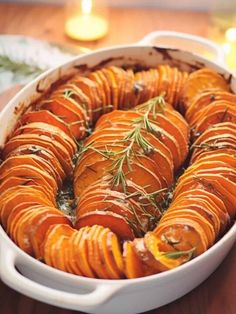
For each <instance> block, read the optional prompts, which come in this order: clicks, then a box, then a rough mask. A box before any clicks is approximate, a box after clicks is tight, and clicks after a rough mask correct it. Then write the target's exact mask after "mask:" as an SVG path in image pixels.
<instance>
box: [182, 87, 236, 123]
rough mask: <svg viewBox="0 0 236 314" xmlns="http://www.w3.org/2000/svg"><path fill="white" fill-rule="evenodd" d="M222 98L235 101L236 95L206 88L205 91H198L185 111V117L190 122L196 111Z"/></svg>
mask: <svg viewBox="0 0 236 314" xmlns="http://www.w3.org/2000/svg"><path fill="white" fill-rule="evenodd" d="M218 100H224V101H230V102H234V103H236V97H235V95H234V94H232V93H229V92H226V91H222V90H206V91H205V92H202V93H199V94H197V95H196V96H195V97H194V100H193V102H192V104H191V106H190V107H189V108H188V110H187V111H186V113H185V118H186V120H187V121H188V122H190V123H191V121H192V118H193V117H194V116H195V114H196V112H198V111H199V110H201V109H202V108H205V107H206V106H208V105H209V104H210V103H212V102H213V101H218Z"/></svg>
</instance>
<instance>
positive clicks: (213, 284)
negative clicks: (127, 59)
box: [0, 4, 236, 314]
mask: <svg viewBox="0 0 236 314" xmlns="http://www.w3.org/2000/svg"><path fill="white" fill-rule="evenodd" d="M209 25H210V24H209V16H208V15H207V14H206V13H198V12H189V11H176V12H173V11H159V10H154V9H151V10H148V9H147V10H145V9H127V8H126V9H121V8H120V9H112V10H111V12H110V31H109V34H108V36H107V37H106V38H104V39H103V40H101V41H95V42H91V43H86V44H85V43H82V42H73V41H72V40H70V39H69V38H67V37H66V36H65V35H64V10H63V7H60V6H46V5H16V4H0V33H1V34H23V35H28V36H33V37H35V38H38V39H44V40H49V41H54V42H59V43H64V44H65V43H73V44H77V45H83V46H86V47H88V48H91V49H97V48H100V47H106V46H110V45H116V44H127V43H132V42H136V41H138V40H139V39H141V38H142V37H143V36H144V35H145V34H147V33H149V32H151V31H154V30H163V29H165V30H166V29H168V30H175V31H182V32H189V33H192V34H196V35H201V36H205V37H206V36H207V34H208V29H209ZM0 75H1V73H0ZM19 89H20V86H15V87H13V88H12V89H10V90H8V91H6V92H5V93H4V94H2V95H0V109H2V108H3V106H4V105H5V104H6V103H7V101H8V100H9V99H10V98H11V97H12V96H13V95H14V94H15V93H16V92H17V91H18V90H19ZM0 313H1V314H41V313H43V314H73V313H78V314H79V313H81V312H75V311H70V310H65V309H60V308H57V307H54V306H50V305H47V304H44V303H41V302H38V301H35V300H33V299H31V298H28V297H25V296H23V295H21V294H19V293H18V292H15V291H14V290H12V289H11V288H8V287H7V286H6V285H5V284H4V283H2V282H1V281H0ZM147 313H149V314H154V313H155V314H222V313H223V314H235V313H236V245H235V246H234V247H233V249H232V250H231V252H230V254H229V255H228V257H227V258H226V259H225V260H224V262H223V263H222V264H221V266H220V267H219V268H218V269H217V270H216V271H215V272H214V273H213V274H212V275H211V276H210V277H209V278H208V279H207V280H206V281H205V282H204V283H202V284H201V285H200V286H199V287H197V288H196V289H194V290H193V291H192V292H190V293H189V294H187V295H186V296H184V297H182V298H181V299H179V300H177V301H175V302H173V303H171V304H169V305H166V306H164V307H161V308H159V309H156V310H152V311H149V312H147ZM111 314H112V313H111ZM122 314H127V313H122Z"/></svg>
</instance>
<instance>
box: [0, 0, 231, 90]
mask: <svg viewBox="0 0 236 314" xmlns="http://www.w3.org/2000/svg"><path fill="white" fill-rule="evenodd" d="M166 30H167V31H175V32H182V33H187V34H190V35H197V36H201V37H203V38H204V39H207V40H211V41H212V42H213V43H215V44H217V45H218V47H219V48H220V50H221V52H224V53H225V62H226V65H227V66H228V67H229V68H230V69H231V70H233V71H236V58H235V56H236V1H235V0H197V1H196V0H178V1H176V0H169V1H166V0H152V1H151V0H146V1H144V0H0V74H2V73H4V75H0V91H1V90H2V89H3V88H6V87H7V86H9V84H12V83H16V82H20V83H22V82H23V83H25V82H27V79H31V78H32V77H33V76H34V75H37V74H38V73H40V71H43V70H45V69H47V68H48V67H51V66H55V65H57V64H59V63H61V62H64V61H65V60H67V59H68V58H71V57H72V56H74V55H77V54H80V53H84V52H88V51H90V50H94V49H98V48H103V47H108V46H112V45H121V44H131V43H137V42H138V41H140V40H141V39H142V38H143V37H144V36H146V35H147V34H149V33H151V32H153V31H166ZM152 44H157V45H165V46H166V45H168V46H173V47H177V48H181V49H185V50H190V51H193V52H196V53H199V54H201V55H203V56H204V57H207V58H210V59H212V60H215V56H214V54H212V53H211V52H209V51H208V50H207V49H206V47H205V46H202V45H196V44H194V43H193V42H192V41H188V40H187V41H183V40H175V39H174V38H163V37H161V38H160V37H159V38H158V39H156V40H154V41H152ZM28 65H30V67H28ZM4 71H5V72H4ZM24 77H27V79H26V80H24Z"/></svg>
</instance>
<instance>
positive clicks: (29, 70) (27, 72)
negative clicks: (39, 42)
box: [0, 55, 44, 76]
mask: <svg viewBox="0 0 236 314" xmlns="http://www.w3.org/2000/svg"><path fill="white" fill-rule="evenodd" d="M3 71H10V72H12V73H14V74H15V75H18V76H31V75H33V76H37V75H39V74H40V73H42V72H43V71H44V70H43V69H41V68H40V67H38V66H36V65H31V64H28V63H26V62H18V61H16V60H12V59H11V58H10V57H8V56H6V55H0V72H3Z"/></svg>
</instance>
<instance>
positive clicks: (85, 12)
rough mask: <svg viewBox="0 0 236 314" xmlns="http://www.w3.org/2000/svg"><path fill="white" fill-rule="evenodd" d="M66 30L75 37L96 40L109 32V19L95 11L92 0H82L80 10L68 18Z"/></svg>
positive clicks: (70, 35)
mask: <svg viewBox="0 0 236 314" xmlns="http://www.w3.org/2000/svg"><path fill="white" fill-rule="evenodd" d="M65 31H66V34H67V35H68V36H69V37H71V38H73V39H77V40H83V41H91V40H96V39H99V38H102V37H104V36H105V35H106V34H107V32H108V20H107V19H106V18H105V17H104V16H102V15H99V14H98V13H97V14H96V12H93V2H92V0H81V10H80V12H79V13H78V14H76V15H72V16H70V17H69V18H68V19H67V21H66V24H65Z"/></svg>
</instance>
